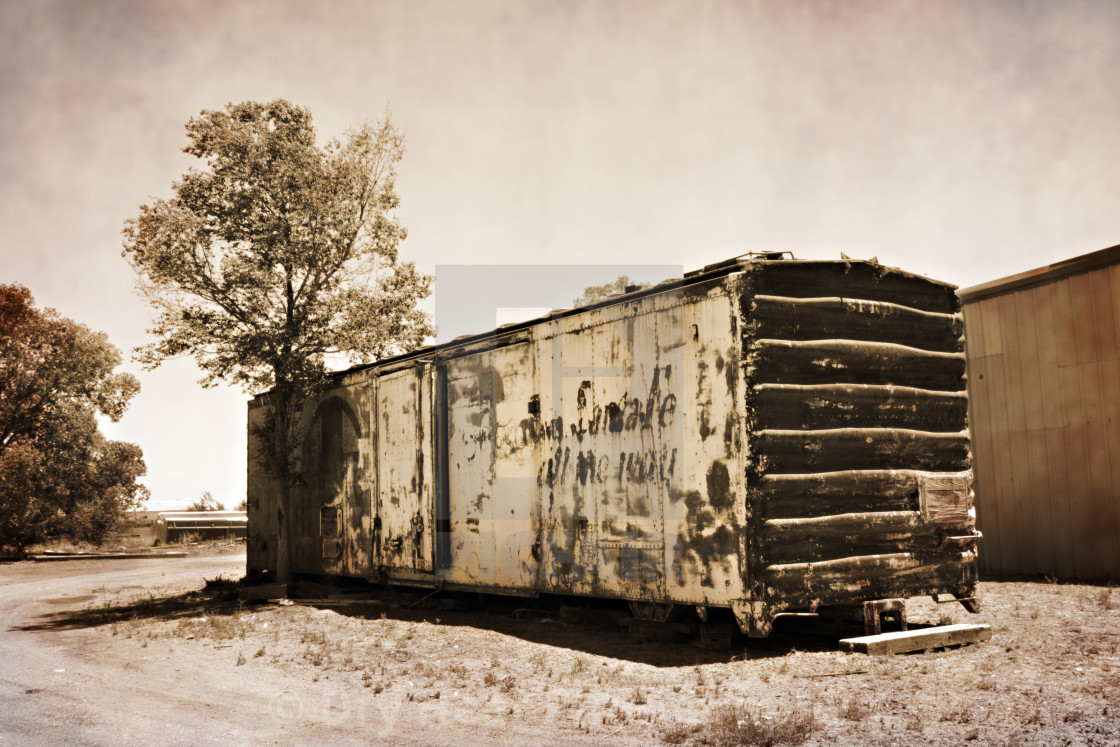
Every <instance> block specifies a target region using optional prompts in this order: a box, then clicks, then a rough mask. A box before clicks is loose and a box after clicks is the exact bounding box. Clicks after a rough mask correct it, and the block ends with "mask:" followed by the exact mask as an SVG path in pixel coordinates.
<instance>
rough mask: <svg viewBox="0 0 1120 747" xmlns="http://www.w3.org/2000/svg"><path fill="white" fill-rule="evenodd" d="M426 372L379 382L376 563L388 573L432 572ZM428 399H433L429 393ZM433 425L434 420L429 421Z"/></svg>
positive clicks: (409, 372) (420, 369)
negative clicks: (392, 570)
mask: <svg viewBox="0 0 1120 747" xmlns="http://www.w3.org/2000/svg"><path fill="white" fill-rule="evenodd" d="M424 373H425V369H424V368H423V367H417V368H413V369H408V370H404V371H400V372H398V373H393V374H389V375H387V376H381V377H379V378H378V380H377V505H376V509H375V514H374V521H373V551H374V553H375V555H376V564H377V565H378V566H379V567H384V568H390V569H391V568H401V569H414V570H430V569H431V567H432V540H431V532H432V524H431V522H432V501H431V496H432V491H431V487H430V485H428V484H427V483H429V482H430V481H431V476H432V472H431V465H430V458H429V454H430V450H427V449H425V448H424V442H425V439H426V436H425V434H426V433H427V432H429V431H430V427H429V428H426V427H425V421H424V404H423V400H424V398H425V389H426V388H427V389H430V382H429V379H428V378H427V377H426V376H424ZM428 396H430V394H428ZM429 422H430V421H429Z"/></svg>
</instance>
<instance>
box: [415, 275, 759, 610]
mask: <svg viewBox="0 0 1120 747" xmlns="http://www.w3.org/2000/svg"><path fill="white" fill-rule="evenodd" d="M737 313H738V311H737V309H736V308H735V307H734V305H733V304H732V303H731V301H730V299H729V297H728V295H727V293H726V290H725V289H724V287H723V283H722V281H713V282H706V283H703V284H698V285H696V286H690V287H685V288H676V289H674V290H671V291H663V292H660V293H656V294H652V295H647V296H643V297H638V298H635V299H633V300H631V301H627V302H624V303H617V304H613V305H608V306H603V307H600V308H596V309H590V310H588V311H586V312H582V313H577V314H573V315H570V316H566V317H561V318H557V319H556V320H554V321H552V322H549V323H546V324H541V325H536V326H534V327H532V328H531V335H526V336H524V337H523V338H522V339H521V340H520V341H518V342H516V343H514V344H506V345H501V346H494V347H491V348H489V349H485V350H480V351H477V352H471V353H468V354H464V355H460V356H457V357H452V358H450V359H449V360H448V361H447V362H446V363H445V364H444V371H445V376H446V390H447V394H446V402H447V435H446V441H447V466H446V470H447V476H446V479H447V490H448V497H449V506H448V511H449V517H450V519H449V523H450V532H451V533H450V547H449V553H448V555H447V558H446V562H445V565H444V566H443V567H440V568H438V569H437V570H438V575H439V576H441V577H445V578H446V579H447V581H448V583H449V584H451V585H461V586H464V587H467V588H479V589H485V588H492V589H498V590H505V591H518V590H519V591H522V592H550V593H563V594H580V595H592V596H602V597H616V598H625V599H632V600H647V601H668V600H673V601H682V602H692V603H712V604H728V605H729V604H730V601H731V600H732V599H735V598H738V597H740V596H741V594H742V589H741V586H742V582H741V579H742V572H741V565H740V558H741V556H742V551H743V548H742V531H741V529H742V526H743V521H744V518H745V514H744V504H743V501H742V500H741V499H737V497H741V496H742V495H743V488H744V486H743V483H742V480H743V477H742V476H743V462H742V459H741V454H740V445H741V442H742V432H741V428H742V422H741V418H740V417H739V414H738V413H739V412H740V411H741V407H740V406H739V404H738V403H739V402H740V398H741V382H740V379H739V370H740V368H739V366H738V350H739V348H738V341H737V329H736V321H735V317H736V316H737Z"/></svg>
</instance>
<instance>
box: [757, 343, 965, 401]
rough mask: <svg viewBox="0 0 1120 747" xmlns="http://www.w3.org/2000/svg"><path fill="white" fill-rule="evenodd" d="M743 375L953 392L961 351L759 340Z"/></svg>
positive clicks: (960, 376) (959, 380)
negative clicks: (946, 351)
mask: <svg viewBox="0 0 1120 747" xmlns="http://www.w3.org/2000/svg"><path fill="white" fill-rule="evenodd" d="M747 377H748V381H753V382H756V383H776V384H819V383H823V382H836V383H845V384H897V385H901V386H910V387H917V388H920V389H936V390H939V391H947V392H957V391H960V390H961V389H963V388H964V353H931V352H928V351H924V350H919V349H917V348H912V347H907V346H906V345H893V344H890V343H883V342H878V343H876V342H858V341H850V340H823V341H815V342H794V341H788V340H757V341H756V342H755V343H754V346H753V348H752V350H751V352H750V354H749V355H748V358H747Z"/></svg>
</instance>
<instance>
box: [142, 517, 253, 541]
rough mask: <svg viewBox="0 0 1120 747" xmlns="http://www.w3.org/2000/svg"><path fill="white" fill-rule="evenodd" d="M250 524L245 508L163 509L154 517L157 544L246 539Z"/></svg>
mask: <svg viewBox="0 0 1120 747" xmlns="http://www.w3.org/2000/svg"><path fill="white" fill-rule="evenodd" d="M247 526H248V516H247V514H246V512H245V511H161V512H160V513H159V514H158V515H157V516H156V520H155V525H154V532H155V544H157V545H161V544H162V545H166V544H167V543H169V542H182V541H184V540H187V539H193V540H194V541H197V540H207V539H221V538H224V537H236V538H244V537H245V536H246V529H247Z"/></svg>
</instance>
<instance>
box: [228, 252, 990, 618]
mask: <svg viewBox="0 0 1120 747" xmlns="http://www.w3.org/2000/svg"><path fill="white" fill-rule="evenodd" d="M965 389H966V388H965V358H964V353H963V324H962V318H961V313H960V302H959V301H958V299H957V296H956V295H955V293H954V287H953V286H951V285H948V284H945V283H940V282H936V281H933V280H930V279H928V278H924V277H921V276H918V275H914V274H910V273H906V272H903V271H900V270H897V269H892V268H887V267H884V266H881V265H879V264H877V263H875V262H873V261H872V262H864V261H801V260H793V259H782V258H779V257H776V256H772V255H763V256H748V257H744V258H737V259H733V260H728V261H727V262H723V263H720V264H717V265H710V266H708V267H705V268H704V269H703V270H700V271H697V272H693V273H688V274H686V275H685V277H684V278H683V279H678V280H675V281H667V282H665V283H662V284H660V285H658V286H654V287H652V288H646V289H643V290H640V291H636V292H633V293H628V294H626V295H621V296H615V297H613V298H609V299H607V300H604V301H602V302H599V303H597V304H594V305H591V306H587V307H583V308H576V309H567V310H563V311H556V312H553V313H551V314H549V315H547V316H545V317H542V318H539V319H535V320H532V321H529V322H525V323H522V324H516V325H507V326H504V327H500V328H498V329H497V330H495V331H492V332H489V333H486V334H481V335H477V336H473V337H465V338H458V339H456V340H454V341H452V342H449V343H446V344H442V345H437V346H434V347H429V348H424V349H421V350H418V351H416V352H414V353H411V354H408V355H404V356H400V357H397V358H393V359H389V360H383V361H380V362H378V363H375V364H372V365H368V366H362V367H358V368H354V369H351V370H349V371H345V372H342V373H339V374H337V375H336V376H335V378H334V381H333V385H332V388H331V389H330V390H329V391H327V392H326V393H325V395H324V396H323V397H322V398H321V399H319V400H318V401H316V402H312V403H308V405H307V407H306V408H305V414H304V423H305V427H304V442H303V444H302V450H301V456H300V459H301V462H300V469H301V472H302V474H303V476H304V479H303V483H304V484H303V485H302V486H301V487H299V488H297V489H296V490H295V492H294V494H293V510H292V515H293V522H294V526H295V527H296V529H295V530H294V536H293V538H292V543H293V544H292V551H291V552H292V554H291V557H292V569H293V571H294V572H297V573H304V574H316V575H339V576H352V577H362V578H367V579H370V580H378V581H383V582H389V583H398V584H409V585H416V586H428V587H433V588H445V589H460V590H473V591H479V592H487V593H502V594H522V595H527V596H534V595H540V594H556V595H575V596H592V597H608V598H615V599H624V600H628V601H629V602H630V603H631V607H632V608H633V609H634V610H635V614H637V615H639V616H646V617H654V618H656V617H658V616H661V615H663V614H664V613H666V612H667V611H669V610H672V609H674V608H677V609H679V608H681V607H686V608H692V607H695V608H696V609H697V611H698V612H699V613H700V614H701V615H702V616H704V615H705V613H706V611H707V610H709V609H711V608H728V609H730V610H731V611H732V612H733V614H734V616H735V619H736V621H737V623H738V625H739V627H740V628H741V629H742V630H743V631H744V632H746V633H748V634H750V635H751V636H756V637H757V636H765V635H767V634H768V633H769V632H770V629H771V626H772V623H773V620H774V618H775V616H776V615H779V614H783V613H788V612H806V611H817V610H824V609H826V608H843V607H858V606H859V605H861V604H862V603H864V602H868V601H874V600H884V599H888V598H908V597H912V596H917V595H938V594H949V595H953V596H955V597H956V598H957V599H958V600H961V601H962V603H964V604H965V606H966V607H969V608H971V609H975V604H976V602H975V600H976V593H975V592H976V581H977V578H976V575H977V572H976V565H977V564H976V557H977V540H978V538H979V534H978V533H977V532H975V530H974V526H975V517H974V513H973V510H972V494H971V488H972V485H971V482H972V481H971V454H970V447H969V434H968V428H967V422H966V421H967V394H966V391H965ZM263 416H264V409H263V406H262V404H261V402H260V400H254V401H253V402H250V404H249V421H250V424H253V423H256V422H259V421H260V419H261V418H262V417H263ZM254 448H255V444H254V443H253V441H252V439H251V440H250V458H249V486H248V505H249V517H250V522H249V523H250V525H249V537H248V565H249V569H250V571H266V570H269V569H272V568H274V567H275V550H276V547H275V544H276V525H275V522H276V511H275V497H274V495H275V493H274V491H273V490H271V489H270V485H269V478H268V475H267V474H266V473H265V472H263V471H262V469H261V468H260V466H259V465H258V463H257V460H256V459H255V458H254V456H253V454H252V452H253V450H254Z"/></svg>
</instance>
